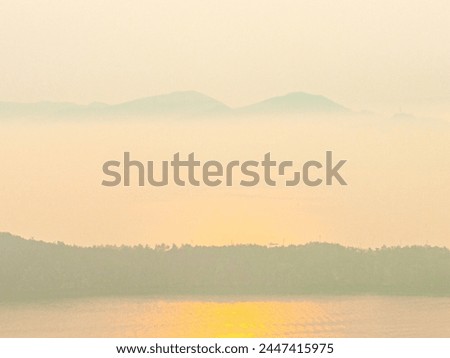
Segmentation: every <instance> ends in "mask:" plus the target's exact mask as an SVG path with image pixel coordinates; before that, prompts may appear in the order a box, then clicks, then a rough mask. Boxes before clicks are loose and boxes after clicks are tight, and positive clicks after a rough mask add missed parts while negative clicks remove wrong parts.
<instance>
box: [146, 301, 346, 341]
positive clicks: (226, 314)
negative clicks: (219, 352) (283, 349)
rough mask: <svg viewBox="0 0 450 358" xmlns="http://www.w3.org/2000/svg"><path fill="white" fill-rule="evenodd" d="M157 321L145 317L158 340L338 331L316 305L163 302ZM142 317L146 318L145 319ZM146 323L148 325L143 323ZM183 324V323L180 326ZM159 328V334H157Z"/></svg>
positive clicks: (292, 335)
mask: <svg viewBox="0 0 450 358" xmlns="http://www.w3.org/2000/svg"><path fill="white" fill-rule="evenodd" d="M160 305H162V306H165V307H160V312H167V314H165V315H162V316H161V315H160V317H159V318H158V322H157V324H155V323H156V322H154V321H153V322H151V321H152V317H151V316H149V317H145V320H147V321H148V323H149V325H148V327H152V328H151V330H150V331H148V332H139V335H140V336H142V335H143V336H155V333H156V336H158V337H195V338H201V337H221V338H224V337H235V338H236V337H237V338H243V337H298V336H302V337H312V336H317V335H328V334H327V332H329V333H331V332H336V328H337V327H336V325H337V324H338V322H335V320H334V319H332V317H331V316H330V315H329V314H327V312H326V311H325V310H324V309H323V307H321V306H320V305H319V304H316V303H313V302H307V301H305V302H295V303H290V302H283V303H282V304H280V302H270V301H269V302H262V301H261V302H259V301H256V302H176V303H171V302H169V303H167V302H164V303H163V302H161V303H160ZM141 318H142V317H141ZM142 323H144V322H142ZM180 323H181V324H180ZM144 326H145V324H144ZM155 328H156V331H157V332H155Z"/></svg>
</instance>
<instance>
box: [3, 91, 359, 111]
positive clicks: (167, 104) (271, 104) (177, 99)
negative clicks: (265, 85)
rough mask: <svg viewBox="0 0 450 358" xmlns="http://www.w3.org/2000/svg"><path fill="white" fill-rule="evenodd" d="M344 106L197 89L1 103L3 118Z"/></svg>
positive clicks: (297, 96) (304, 96)
mask: <svg viewBox="0 0 450 358" xmlns="http://www.w3.org/2000/svg"><path fill="white" fill-rule="evenodd" d="M346 112H349V113H350V112H351V111H350V110H348V109H347V108H345V107H344V106H341V105H340V104H338V103H336V102H333V101H332V100H330V99H328V98H326V97H323V96H318V95H313V94H309V93H304V92H294V93H289V94H287V95H285V96H280V97H273V98H269V99H266V100H264V101H262V102H259V103H255V104H252V105H249V106H246V107H242V108H230V107H229V106H227V105H225V104H223V103H221V102H219V101H217V100H215V99H214V98H211V97H209V96H207V95H204V94H202V93H199V92H195V91H185V92H174V93H170V94H164V95H158V96H151V97H145V98H141V99H137V100H133V101H129V102H124V103H120V104H115V105H109V104H104V103H91V104H89V105H78V104H74V103H66V102H37V103H15V102H0V117H26V116H36V117H47V116H108V117H109V116H122V117H123V116H125V117H126V116H139V117H154V116H205V115H226V114H237V115H239V114H245V115H252V114H264V113H267V114H274V113H279V114H296V113H346Z"/></svg>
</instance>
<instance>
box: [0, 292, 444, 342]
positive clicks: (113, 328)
mask: <svg viewBox="0 0 450 358" xmlns="http://www.w3.org/2000/svg"><path fill="white" fill-rule="evenodd" d="M0 337H450V298H429V297H374V296H364V297H319V298H317V297H300V298H290V299H286V298H273V297H272V298H248V297H236V298H217V297H214V298H210V297H209V298H208V297H204V298H198V297H196V298H183V299H158V298H153V297H152V298H143V297H139V298H95V299H78V300H61V301H54V302H41V303H33V304H31V303H20V304H19V303H17V304H0Z"/></svg>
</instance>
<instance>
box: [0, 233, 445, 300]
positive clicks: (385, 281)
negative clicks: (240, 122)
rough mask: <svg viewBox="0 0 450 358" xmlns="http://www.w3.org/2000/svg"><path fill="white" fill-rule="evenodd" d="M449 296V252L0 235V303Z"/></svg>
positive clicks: (431, 249) (323, 244)
mask: <svg viewBox="0 0 450 358" xmlns="http://www.w3.org/2000/svg"><path fill="white" fill-rule="evenodd" d="M141 294H145V295H152V294H154V295H180V294H186V295H197V294H198V295H201V294H208V295H210V294H213V295H228V294H233V295H239V294H242V295H243V294H255V295H307V294H332V295H340V294H346V295H353V294H381V295H450V251H449V250H448V249H446V248H437V247H418V246H414V247H404V248H399V247H392V248H382V249H376V250H360V249H355V248H347V247H343V246H340V245H336V244H326V243H310V244H306V245H298V246H288V247H272V248H268V247H263V246H256V245H240V246H226V247H192V246H182V247H175V246H173V247H168V246H164V245H161V246H157V247H156V248H148V247H143V246H135V247H127V246H122V247H111V246H108V247H90V248H81V247H74V246H68V245H64V244H62V243H57V244H50V243H44V242H38V241H33V240H24V239H22V238H20V237H17V236H13V235H11V234H8V233H1V234H0V301H8V300H22V299H25V300H29V299H31V300H33V299H38V298H57V297H77V296H100V295H141Z"/></svg>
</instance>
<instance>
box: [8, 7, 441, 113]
mask: <svg viewBox="0 0 450 358" xmlns="http://www.w3.org/2000/svg"><path fill="white" fill-rule="evenodd" d="M449 14H450V2H449V1H447V0H433V1H425V0H397V1H390V0H377V1H360V0H340V1H323V0H292V1H287V0H279V1H265V0H258V1H245V2H242V1H235V0H227V1H223V0H222V1H213V0H193V1H181V0H175V1H168V0H161V1H149V0H135V1H117V0H90V1H75V0H64V1H60V0H53V1H50V0H31V1H23V0H2V1H1V10H0V48H1V53H2V55H1V59H0V78H1V81H0V100H7V101H38V100H55V101H74V102H80V103H88V102H91V101H104V102H110V103H115V102H121V101H126V100H129V99H134V98H137V97H144V96H147V95H154V94H161V93H166V92H172V91H176V90H197V91H200V92H204V93H207V94H209V95H211V96H213V97H216V98H217V99H219V100H222V101H223V102H225V103H227V104H229V105H231V106H239V105H244V104H248V103H250V102H254V101H257V100H260V99H263V98H266V97H270V96H274V95H280V94H284V93H287V92H291V91H298V90H301V91H306V92H312V93H319V94H322V95H325V96H328V97H331V98H333V99H334V100H336V101H338V102H341V103H343V104H344V105H347V106H349V107H352V108H355V109H375V110H377V109H383V110H388V111H394V110H395V111H397V110H398V109H399V108H400V107H402V106H403V107H402V109H403V110H406V111H408V109H409V106H412V104H414V103H418V101H421V102H420V103H425V105H426V104H427V103H428V101H432V102H433V103H438V104H442V102H444V104H445V103H449V102H450V101H449V99H450V21H449ZM444 107H445V106H444ZM445 108H447V107H445ZM414 109H415V107H414Z"/></svg>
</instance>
